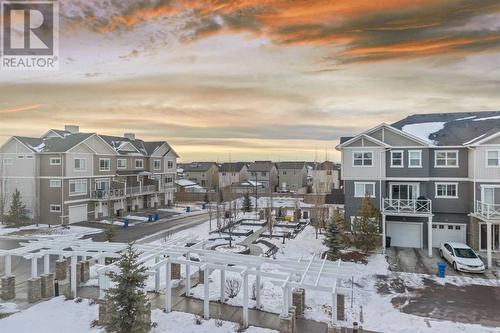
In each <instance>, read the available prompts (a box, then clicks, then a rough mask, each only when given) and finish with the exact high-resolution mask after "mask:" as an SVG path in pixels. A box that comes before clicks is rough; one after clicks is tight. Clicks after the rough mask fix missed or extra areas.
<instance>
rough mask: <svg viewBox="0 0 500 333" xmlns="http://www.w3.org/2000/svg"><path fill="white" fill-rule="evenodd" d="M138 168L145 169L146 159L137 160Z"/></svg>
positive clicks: (136, 165)
mask: <svg viewBox="0 0 500 333" xmlns="http://www.w3.org/2000/svg"><path fill="white" fill-rule="evenodd" d="M135 168H136V169H144V160H140V159H139V160H135Z"/></svg>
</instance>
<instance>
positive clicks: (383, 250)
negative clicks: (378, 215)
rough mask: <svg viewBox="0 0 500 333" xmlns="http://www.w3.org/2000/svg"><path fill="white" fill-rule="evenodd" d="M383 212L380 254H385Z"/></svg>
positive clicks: (383, 215)
mask: <svg viewBox="0 0 500 333" xmlns="http://www.w3.org/2000/svg"><path fill="white" fill-rule="evenodd" d="M385 237H386V236H385V214H382V254H385Z"/></svg>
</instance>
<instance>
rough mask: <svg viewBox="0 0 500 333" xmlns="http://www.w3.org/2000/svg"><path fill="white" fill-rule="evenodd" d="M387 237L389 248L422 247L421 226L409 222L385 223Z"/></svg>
mask: <svg viewBox="0 0 500 333" xmlns="http://www.w3.org/2000/svg"><path fill="white" fill-rule="evenodd" d="M387 236H389V237H391V246H399V247H415V248H421V247H422V224H421V223H410V222H389V221H388V222H387Z"/></svg>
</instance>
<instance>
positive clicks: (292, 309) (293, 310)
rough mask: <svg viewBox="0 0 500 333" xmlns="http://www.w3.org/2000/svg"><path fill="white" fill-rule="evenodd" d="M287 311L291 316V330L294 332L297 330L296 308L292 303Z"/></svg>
mask: <svg viewBox="0 0 500 333" xmlns="http://www.w3.org/2000/svg"><path fill="white" fill-rule="evenodd" d="M288 313H289V314H290V317H292V332H293V333H295V332H297V309H296V308H295V306H293V305H292V306H291V307H290V310H289V311H288Z"/></svg>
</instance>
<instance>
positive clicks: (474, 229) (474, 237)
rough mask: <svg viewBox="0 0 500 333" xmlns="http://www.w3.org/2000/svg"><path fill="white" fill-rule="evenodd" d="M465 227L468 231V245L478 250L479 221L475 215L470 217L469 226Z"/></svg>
mask: <svg viewBox="0 0 500 333" xmlns="http://www.w3.org/2000/svg"><path fill="white" fill-rule="evenodd" d="M467 229H468V232H469V244H470V246H471V247H472V248H473V249H474V250H476V251H479V223H478V220H477V219H476V218H475V217H471V218H470V223H469V228H467Z"/></svg>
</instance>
